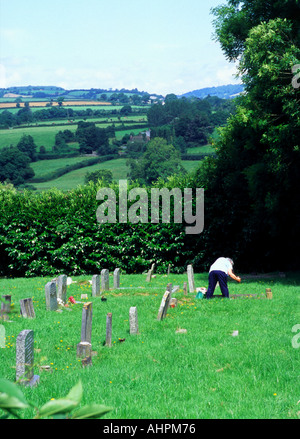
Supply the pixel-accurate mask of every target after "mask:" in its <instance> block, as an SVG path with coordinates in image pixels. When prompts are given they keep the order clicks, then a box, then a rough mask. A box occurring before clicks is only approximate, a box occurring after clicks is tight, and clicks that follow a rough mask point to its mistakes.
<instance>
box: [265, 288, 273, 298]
mask: <svg viewBox="0 0 300 439" xmlns="http://www.w3.org/2000/svg"><path fill="white" fill-rule="evenodd" d="M266 296H267V299H273V293H272V290H271V288H266Z"/></svg>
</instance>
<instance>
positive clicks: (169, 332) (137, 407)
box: [0, 273, 300, 420]
mask: <svg viewBox="0 0 300 439" xmlns="http://www.w3.org/2000/svg"><path fill="white" fill-rule="evenodd" d="M241 277H242V279H243V275H241ZM145 278H146V276H145V275H142V274H136V275H127V274H121V284H120V287H121V289H119V290H114V289H113V288H112V278H110V287H111V289H110V291H107V292H104V293H103V295H104V296H105V297H106V299H107V301H106V302H103V301H101V298H100V297H92V294H91V293H92V291H91V290H92V289H91V285H90V283H89V280H91V275H90V276H80V277H72V280H73V281H76V282H77V283H73V284H71V285H69V286H68V290H67V297H69V296H73V297H74V299H75V300H76V301H78V302H81V303H77V304H70V305H69V308H61V312H60V313H57V312H55V311H46V306H45V284H46V283H47V282H48V281H50V280H51V278H50V277H49V278H32V279H24V278H20V279H18V278H15V279H1V280H0V286H1V291H2V292H3V294H10V295H11V296H12V307H11V313H10V317H9V319H10V321H9V322H7V321H3V322H2V323H3V327H4V335H5V339H4V342H5V344H4V347H3V348H2V349H0V376H1V377H2V378H5V379H8V380H10V381H11V382H14V381H15V378H16V369H15V366H16V338H17V336H18V334H19V333H20V331H22V330H24V329H31V330H33V331H34V374H36V375H39V376H40V382H39V384H38V385H37V386H36V387H33V388H30V387H23V388H22V392H23V394H24V395H25V398H26V400H27V401H29V402H33V403H34V406H35V407H41V406H42V405H43V404H45V403H46V402H47V401H49V400H51V399H52V400H56V399H58V398H64V397H65V396H66V395H67V393H68V392H69V390H70V389H71V388H72V387H73V386H75V385H76V384H77V383H78V381H79V380H81V382H82V385H83V398H82V401H81V403H80V406H79V407H81V406H83V405H87V404H91V403H92V402H95V403H98V404H103V405H105V406H108V407H111V408H112V410H111V411H110V412H108V413H107V414H106V415H104V419H168V420H179V419H297V418H299V391H300V388H299V379H298V378H299V377H298V375H299V371H298V367H297V364H298V360H299V352H298V349H297V344H295V332H293V331H292V330H293V328H294V326H295V324H296V323H298V322H299V317H300V316H299V307H298V302H299V291H298V287H297V285H299V281H300V273H287V276H286V278H284V279H280V280H279V279H278V277H277V278H276V277H274V278H272V276H271V278H269V279H260V278H257V279H255V280H253V279H252V280H251V279H248V280H247V279H245V280H244V281H243V282H242V283H241V284H234V283H230V284H229V290H230V293H231V294H237V293H241V294H242V293H248V294H249V293H252V294H256V295H257V297H248V298H237V299H230V300H228V299H219V298H215V299H212V300H210V301H207V300H204V299H202V300H201V299H200V300H199V299H196V298H195V294H193V293H188V295H187V296H185V295H184V293H183V289H182V285H183V282H184V281H187V276H186V275H185V274H182V275H175V274H172V273H171V274H170V275H169V276H166V275H164V274H163V273H162V274H157V275H156V278H153V279H152V281H151V283H150V284H149V283H146V282H145ZM169 282H171V283H172V284H173V286H174V285H179V287H180V288H179V291H177V292H176V293H174V294H173V297H174V298H176V299H177V301H178V303H177V306H176V307H175V308H169V310H168V312H167V315H166V317H165V319H164V320H162V321H159V320H157V316H158V310H159V307H160V304H161V300H162V296H163V294H164V291H165V289H166V285H167V283H169ZM195 283H196V286H206V287H207V273H195ZM269 287H270V288H271V289H272V292H273V299H272V300H267V299H266V297H265V289H266V288H269ZM81 294H87V295H88V301H91V302H92V315H93V317H92V318H93V320H92V338H91V343H92V351H93V356H92V366H90V367H88V368H83V367H82V365H81V362H80V360H79V359H78V358H77V357H76V346H77V344H78V343H79V341H80V331H81V319H82V307H83V302H84V300H82V299H81ZM216 294H219V291H218V288H217V290H216ZM25 297H31V298H32V300H33V306H34V310H35V315H36V317H35V318H34V319H24V318H22V317H21V315H20V306H19V300H20V299H23V298H25ZM132 306H135V307H137V314H138V328H139V333H138V334H137V335H130V333H129V309H130V307H132ZM110 312H111V313H112V346H111V347H109V346H105V338H106V316H107V313H110ZM179 330H181V332H178V331H179ZM234 331H238V333H237V335H236V336H233V335H232V334H233V333H234ZM293 338H294V339H293ZM121 341H122V342H121ZM45 366H48V370H47V369H45ZM43 367H44V368H43ZM18 413H19V414H20V416H21V417H23V418H25V419H29V418H32V417H33V416H34V415H35V414H36V411H35V410H34V409H33V408H27V409H25V410H18Z"/></svg>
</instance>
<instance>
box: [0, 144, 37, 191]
mask: <svg viewBox="0 0 300 439" xmlns="http://www.w3.org/2000/svg"><path fill="white" fill-rule="evenodd" d="M29 163H30V158H29V157H28V155H27V154H25V153H23V152H22V151H20V150H19V148H17V147H16V146H10V147H5V148H2V149H1V150H0V182H4V181H9V182H10V183H13V184H14V185H15V186H20V185H21V184H23V183H24V182H25V181H26V180H28V179H30V178H32V177H33V176H34V171H33V170H32V169H31V168H30V166H29Z"/></svg>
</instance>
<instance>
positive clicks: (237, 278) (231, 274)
mask: <svg viewBox="0 0 300 439" xmlns="http://www.w3.org/2000/svg"><path fill="white" fill-rule="evenodd" d="M228 276H230V277H231V279H233V280H236V281H237V282H241V278H240V277H239V276H236V275H235V274H234V273H233V271H232V270H231V269H229V270H228Z"/></svg>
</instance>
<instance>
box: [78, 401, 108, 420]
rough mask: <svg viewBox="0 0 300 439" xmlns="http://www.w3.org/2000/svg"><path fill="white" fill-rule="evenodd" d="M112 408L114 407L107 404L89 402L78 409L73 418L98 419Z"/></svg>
mask: <svg viewBox="0 0 300 439" xmlns="http://www.w3.org/2000/svg"><path fill="white" fill-rule="evenodd" d="M111 410H113V409H112V407H106V406H105V405H100V404H89V405H85V406H84V407H82V408H81V409H79V410H77V411H76V412H75V413H74V414H73V416H72V419H97V418H101V416H103V415H105V413H108V412H110V411H111Z"/></svg>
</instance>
